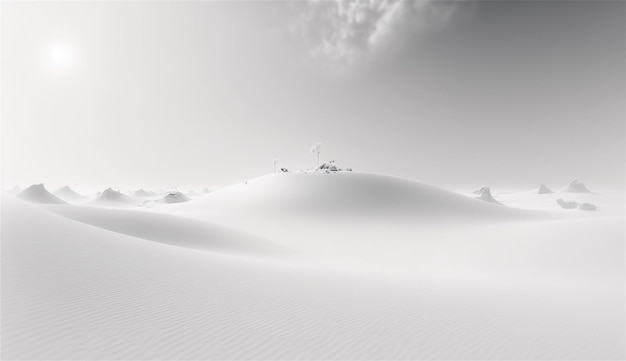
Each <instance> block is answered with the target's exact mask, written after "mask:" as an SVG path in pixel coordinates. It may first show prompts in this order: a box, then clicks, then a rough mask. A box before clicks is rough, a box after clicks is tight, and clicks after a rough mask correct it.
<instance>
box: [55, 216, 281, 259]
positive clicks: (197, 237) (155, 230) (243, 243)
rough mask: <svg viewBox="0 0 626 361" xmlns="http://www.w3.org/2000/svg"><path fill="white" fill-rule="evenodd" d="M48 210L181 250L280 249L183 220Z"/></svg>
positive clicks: (253, 251)
mask: <svg viewBox="0 0 626 361" xmlns="http://www.w3.org/2000/svg"><path fill="white" fill-rule="evenodd" d="M45 209H47V210H48V211H50V212H53V213H55V214H58V215H60V216H63V217H65V218H69V219H73V220H75V221H79V222H82V223H86V224H89V225H92V226H95V227H98V228H103V229H107V230H110V231H113V232H117V233H121V234H124V235H129V236H133V237H137V238H142V239H146V240H150V241H155V242H160V243H166V244H170V245H174V246H179V247H186V248H191V249H197V250H203V251H210V252H223V253H237V254H257V253H258V254H270V253H271V252H270V251H274V252H278V247H277V246H275V245H272V244H271V243H269V242H267V241H263V240H261V239H259V238H258V237H254V236H252V235H247V234H244V233H242V232H239V231H236V230H234V229H229V228H226V227H223V226H219V225H216V224H210V223H207V222H201V221H197V220H193V219H188V218H184V217H177V216H173V215H164V214H158V213H149V212H141V211H136V210H125V209H112V208H95V207H79V206H74V207H59V206H49V207H46V208H45ZM281 252H285V250H284V249H283V250H282V251H281Z"/></svg>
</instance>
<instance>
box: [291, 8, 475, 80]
mask: <svg viewBox="0 0 626 361" xmlns="http://www.w3.org/2000/svg"><path fill="white" fill-rule="evenodd" d="M467 3H469V2H467ZM460 5H461V3H460V2H457V1H441V0H422V1H405V0H383V1H379V0H378V1H377V0H352V1H342V0H334V1H309V2H306V3H304V4H300V5H299V7H300V9H299V15H298V16H297V17H296V20H295V22H294V23H293V24H292V30H293V31H294V33H295V34H296V35H297V36H299V37H300V38H301V39H303V40H304V41H305V42H306V43H307V45H308V46H309V54H310V56H311V57H313V58H315V59H320V60H322V61H323V62H324V63H325V64H326V65H328V66H329V67H331V68H334V69H339V70H345V69H347V68H352V67H355V66H361V65H364V64H367V63H370V62H371V61H374V60H376V59H378V58H379V57H381V56H384V55H390V54H394V53H395V52H396V51H398V50H399V49H400V48H401V47H402V45H403V44H404V43H405V42H406V41H410V40H414V39H418V38H419V37H420V36H421V35H423V34H424V33H425V32H427V31H429V30H432V29H434V28H437V27H439V26H442V25H444V24H446V23H447V22H448V21H449V19H450V18H451V16H452V15H453V14H454V13H455V12H456V10H457V8H458V7H459V6H460Z"/></svg>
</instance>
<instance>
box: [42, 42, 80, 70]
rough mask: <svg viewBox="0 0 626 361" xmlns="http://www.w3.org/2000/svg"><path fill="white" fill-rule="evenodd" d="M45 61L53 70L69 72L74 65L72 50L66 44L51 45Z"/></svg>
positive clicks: (47, 50)
mask: <svg viewBox="0 0 626 361" xmlns="http://www.w3.org/2000/svg"><path fill="white" fill-rule="evenodd" d="M45 59H46V63H47V66H48V68H50V69H51V70H56V71H59V70H69V69H71V68H72V66H73V63H74V54H73V52H72V48H71V47H70V46H68V45H66V44H60V43H57V44H51V45H50V46H49V47H48V48H47V49H46V54H45Z"/></svg>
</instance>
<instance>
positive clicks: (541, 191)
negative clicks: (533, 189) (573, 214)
mask: <svg viewBox="0 0 626 361" xmlns="http://www.w3.org/2000/svg"><path fill="white" fill-rule="evenodd" d="M549 193H554V192H553V191H552V190H551V189H550V188H548V187H547V186H546V185H545V184H541V185H539V188H538V189H537V194H549Z"/></svg>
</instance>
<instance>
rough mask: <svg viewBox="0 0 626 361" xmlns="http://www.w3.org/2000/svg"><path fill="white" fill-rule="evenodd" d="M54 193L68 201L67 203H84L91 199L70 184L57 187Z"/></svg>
mask: <svg viewBox="0 0 626 361" xmlns="http://www.w3.org/2000/svg"><path fill="white" fill-rule="evenodd" d="M54 195H55V196H57V197H59V198H61V199H62V200H64V201H66V202H67V203H82V202H85V201H87V200H89V197H85V196H83V195H82V194H78V193H76V192H75V191H74V190H73V189H72V188H70V187H69V186H64V187H61V188H59V189H57V190H56V191H55V192H54Z"/></svg>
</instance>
